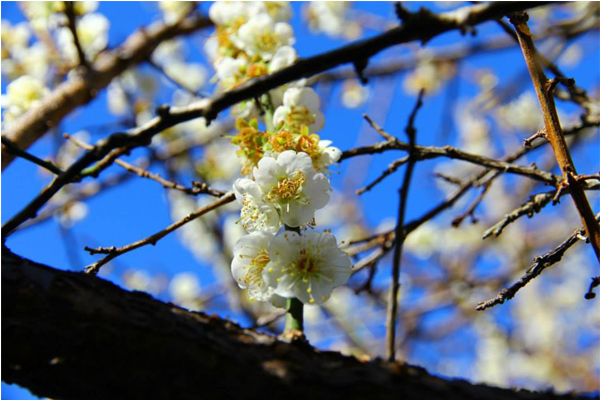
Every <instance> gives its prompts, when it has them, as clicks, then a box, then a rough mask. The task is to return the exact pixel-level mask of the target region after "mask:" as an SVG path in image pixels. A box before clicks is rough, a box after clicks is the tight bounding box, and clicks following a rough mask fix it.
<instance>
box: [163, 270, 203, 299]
mask: <svg viewBox="0 0 600 400" xmlns="http://www.w3.org/2000/svg"><path fill="white" fill-rule="evenodd" d="M169 294H170V295H171V299H173V302H174V303H175V304H179V305H182V306H184V307H187V308H194V307H195V305H196V301H197V299H198V296H199V295H200V281H199V280H198V277H197V276H196V274H194V273H193V272H180V273H178V274H176V275H175V276H173V278H172V279H171V282H170V283H169Z"/></svg>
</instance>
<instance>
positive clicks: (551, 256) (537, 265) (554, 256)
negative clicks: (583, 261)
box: [476, 214, 600, 311]
mask: <svg viewBox="0 0 600 400" xmlns="http://www.w3.org/2000/svg"><path fill="white" fill-rule="evenodd" d="M598 220H600V214H598V215H597V216H596V217H595V218H594V221H595V223H596V225H598ZM583 233H585V229H583V228H581V229H577V230H576V231H575V232H573V234H572V235H571V236H569V237H568V238H567V239H566V240H565V241H563V242H562V243H561V244H559V245H558V247H556V248H555V249H553V250H551V251H549V252H547V253H546V254H544V255H542V256H540V257H536V258H535V260H534V263H533V264H532V265H531V266H530V267H529V269H527V272H526V273H525V275H523V276H522V277H521V279H519V280H518V281H517V282H515V283H514V284H513V285H512V286H510V287H508V288H506V289H503V290H502V291H501V292H500V293H498V295H497V296H496V297H494V298H493V299H490V300H487V301H482V302H481V303H479V304H478V305H477V307H476V309H477V310H478V311H482V310H485V309H487V308H490V307H494V306H495V305H498V304H503V303H504V302H505V301H507V300H510V299H512V298H513V297H514V296H515V294H517V292H518V291H519V290H520V289H521V288H523V287H524V286H525V285H527V284H528V283H529V282H531V281H532V280H533V279H534V278H536V277H537V276H539V275H540V274H541V273H542V272H543V271H544V270H545V269H546V268H548V267H551V266H552V265H554V264H556V263H557V262H559V261H560V260H561V259H562V257H563V255H564V254H565V253H566V251H567V250H569V249H570V248H571V247H572V246H573V245H574V244H575V243H577V242H578V241H579V240H580V239H579V237H580V236H581V235H582V234H583Z"/></svg>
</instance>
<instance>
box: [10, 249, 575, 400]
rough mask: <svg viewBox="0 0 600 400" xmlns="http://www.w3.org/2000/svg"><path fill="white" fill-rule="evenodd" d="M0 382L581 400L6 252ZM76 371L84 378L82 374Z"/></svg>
mask: <svg viewBox="0 0 600 400" xmlns="http://www.w3.org/2000/svg"><path fill="white" fill-rule="evenodd" d="M2 289H3V290H2V304H3V306H2V340H3V348H2V350H4V351H3V354H2V380H3V381H4V382H6V383H9V384H13V383H16V384H18V385H20V386H22V387H26V388H27V389H29V390H30V391H31V392H32V393H33V394H35V395H37V396H40V397H50V398H60V399H65V400H70V399H82V398H83V399H90V400H95V399H107V398H114V396H115V393H118V394H119V396H121V397H122V398H127V399H131V400H136V399H148V398H172V397H173V394H174V393H176V397H177V398H178V399H182V400H185V399H194V400H197V399H217V398H232V399H233V398H239V396H240V394H241V393H243V396H244V398H247V399H265V398H272V399H281V398H285V399H289V400H295V399H302V400H305V399H307V398H310V399H315V400H320V399H327V400H330V399H335V398H344V399H348V400H354V399H364V398H377V399H399V398H402V399H406V400H430V399H440V398H444V399H448V400H458V399H461V400H462V399H470V400H477V399H480V400H483V399H486V400H487V399H495V400H505V399H506V400H508V399H511V400H512V399H515V400H519V399H523V400H525V399H528V400H542V399H548V400H551V399H583V398H585V397H584V396H577V395H575V394H573V395H556V394H553V393H551V392H548V391H545V392H542V393H535V392H529V391H525V390H519V391H515V390H507V389H499V388H494V387H489V386H485V385H473V384H470V383H468V382H466V381H464V380H446V379H442V378H438V377H435V376H432V375H430V374H428V373H427V371H425V370H424V369H422V368H419V367H414V366H410V365H408V364H405V363H388V362H383V361H380V360H375V361H371V362H361V361H358V360H357V359H355V358H353V357H346V356H342V355H341V354H339V353H336V352H326V351H323V352H321V351H318V350H316V349H314V348H312V347H311V346H310V345H308V344H306V343H304V342H299V343H295V342H293V343H286V342H283V341H280V340H277V339H276V338H275V337H273V336H270V335H266V334H262V333H258V332H256V331H254V330H251V329H243V328H241V327H239V326H238V325H236V324H234V323H232V322H229V321H227V320H223V319H221V318H219V317H216V316H209V315H206V314H203V313H197V312H189V311H187V310H185V309H182V308H179V307H176V306H174V305H172V304H168V303H162V302H160V301H158V300H155V299H153V298H152V297H150V296H149V295H147V294H145V293H142V292H136V291H134V292H128V291H125V290H123V289H121V288H119V287H117V286H116V285H114V284H112V283H110V282H107V281H105V280H103V279H100V278H97V277H94V276H90V275H86V274H82V273H74V272H68V271H59V270H56V269H53V268H50V267H47V266H44V265H41V264H37V263H34V262H32V261H29V260H25V259H22V258H20V257H18V256H16V255H14V254H13V253H11V252H10V251H9V250H7V249H5V248H3V251H2ZM82 371H83V372H84V373H82Z"/></svg>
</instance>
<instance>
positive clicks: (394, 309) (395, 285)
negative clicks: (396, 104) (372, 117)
mask: <svg viewBox="0 0 600 400" xmlns="http://www.w3.org/2000/svg"><path fill="white" fill-rule="evenodd" d="M424 93H425V91H424V90H423V89H421V92H420V93H419V97H418V98H417V103H416V104H415V108H414V109H413V111H412V113H411V114H410V117H409V118H408V125H407V126H406V135H407V136H408V142H409V146H410V147H409V149H408V157H409V158H408V162H407V164H406V171H405V172H404V180H403V182H402V187H401V188H400V191H399V204H398V221H397V222H396V230H395V232H396V238H395V240H394V244H395V248H394V260H393V264H392V282H391V284H390V291H389V296H388V308H387V319H386V340H385V344H386V355H387V359H388V361H394V360H395V359H396V318H397V316H398V293H399V291H400V260H401V258H402V245H403V244H404V240H405V239H406V233H405V232H404V218H405V215H406V204H407V201H408V190H409V188H410V182H411V178H412V174H413V171H414V167H415V164H416V162H417V159H416V158H415V156H414V149H415V145H416V143H415V142H416V136H417V130H416V129H415V118H416V116H417V112H418V111H419V109H420V108H421V106H422V105H423V95H424Z"/></svg>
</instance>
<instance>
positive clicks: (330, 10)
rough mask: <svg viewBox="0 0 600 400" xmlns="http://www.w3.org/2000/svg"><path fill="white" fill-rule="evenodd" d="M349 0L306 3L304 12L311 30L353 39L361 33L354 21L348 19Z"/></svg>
mask: <svg viewBox="0 0 600 400" xmlns="http://www.w3.org/2000/svg"><path fill="white" fill-rule="evenodd" d="M351 5H352V3H351V2H349V1H311V2H309V3H308V4H307V5H306V9H305V14H306V18H307V19H308V25H309V27H310V29H311V30H312V31H313V32H323V33H325V34H326V35H328V36H331V37H345V38H346V39H355V38H357V37H359V36H360V35H361V34H362V29H361V27H360V25H359V24H358V23H357V22H356V21H351V20H349V19H348V10H349V9H350V7H351Z"/></svg>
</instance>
